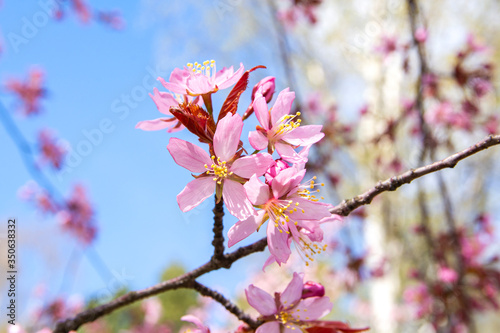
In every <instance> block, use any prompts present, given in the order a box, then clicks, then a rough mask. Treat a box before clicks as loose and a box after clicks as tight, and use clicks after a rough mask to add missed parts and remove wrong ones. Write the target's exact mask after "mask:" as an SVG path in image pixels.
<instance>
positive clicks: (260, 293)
mask: <svg viewBox="0 0 500 333" xmlns="http://www.w3.org/2000/svg"><path fill="white" fill-rule="evenodd" d="M245 295H246V296H247V301H248V304H250V306H252V307H253V308H254V309H255V310H257V311H259V313H260V314H261V315H263V316H270V315H273V314H275V313H276V312H278V310H277V309H276V303H275V302H274V298H272V297H271V295H269V294H268V293H266V292H265V291H264V290H262V289H260V288H259V287H256V286H254V285H253V284H251V285H249V286H248V289H245Z"/></svg>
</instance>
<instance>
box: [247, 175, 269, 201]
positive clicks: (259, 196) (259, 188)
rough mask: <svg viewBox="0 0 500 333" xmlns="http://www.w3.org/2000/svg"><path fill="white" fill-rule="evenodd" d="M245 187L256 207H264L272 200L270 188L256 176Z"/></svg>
mask: <svg viewBox="0 0 500 333" xmlns="http://www.w3.org/2000/svg"><path fill="white" fill-rule="evenodd" d="M243 187H244V188H245V192H246V194H247V197H248V199H249V200H250V202H251V203H253V204H254V205H256V206H258V205H263V204H265V203H266V202H268V201H269V199H270V193H269V186H268V185H267V184H264V183H263V182H261V181H260V179H259V178H257V176H255V175H254V176H252V177H251V178H250V180H249V181H248V182H246V183H245V185H243Z"/></svg>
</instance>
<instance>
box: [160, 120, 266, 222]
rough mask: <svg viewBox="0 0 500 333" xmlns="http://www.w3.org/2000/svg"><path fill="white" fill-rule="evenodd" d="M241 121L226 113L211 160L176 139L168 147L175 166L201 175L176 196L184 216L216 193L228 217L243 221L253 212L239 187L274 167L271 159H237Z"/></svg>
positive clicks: (199, 151)
mask: <svg viewBox="0 0 500 333" xmlns="http://www.w3.org/2000/svg"><path fill="white" fill-rule="evenodd" d="M242 128H243V120H242V119H241V116H240V115H238V114H234V115H233V114H231V113H228V114H227V115H226V116H225V117H224V118H223V119H222V120H221V121H219V124H218V125H217V129H216V131H215V134H214V143H213V151H214V155H212V156H211V157H210V156H209V155H208V154H207V153H206V152H205V151H204V150H203V149H201V148H200V147H198V146H196V145H194V144H192V143H189V142H187V141H184V140H180V139H177V138H171V139H170V142H169V144H168V146H167V149H168V151H169V152H170V154H171V155H172V157H173V158H174V160H175V162H176V163H177V164H179V165H180V166H182V167H184V168H186V169H188V170H189V171H191V172H195V173H202V174H201V175H199V176H195V178H196V179H195V180H193V181H191V182H190V183H188V184H187V186H186V187H185V188H184V189H183V190H182V192H181V193H179V194H178V195H177V203H178V204H179V207H180V208H181V210H182V211H183V212H187V211H189V210H191V209H193V208H194V207H196V206H198V205H199V204H200V203H201V202H203V201H204V200H205V199H207V198H208V197H209V196H211V195H212V194H213V193H214V191H216V194H217V198H218V199H220V196H221V195H222V199H223V200H224V203H225V204H226V207H227V209H228V210H229V212H230V213H231V214H233V215H234V216H236V217H237V218H239V219H242V220H243V219H246V218H248V217H249V216H251V215H252V214H253V212H254V210H253V207H252V204H251V202H250V201H249V200H248V198H247V196H246V194H245V189H244V188H243V185H242V183H244V182H245V181H246V179H249V178H250V177H252V176H253V175H257V176H261V175H263V174H264V172H265V171H266V170H267V169H268V168H269V166H270V165H271V164H272V163H274V161H273V158H272V157H271V155H269V154H267V153H260V154H255V155H249V156H244V157H239V155H237V154H236V153H237V150H238V146H239V142H240V136H241V131H242Z"/></svg>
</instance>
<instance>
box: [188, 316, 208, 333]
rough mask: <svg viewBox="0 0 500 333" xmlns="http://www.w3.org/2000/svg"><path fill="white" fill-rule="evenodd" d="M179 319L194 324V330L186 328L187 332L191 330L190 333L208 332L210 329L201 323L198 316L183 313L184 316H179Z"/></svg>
mask: <svg viewBox="0 0 500 333" xmlns="http://www.w3.org/2000/svg"><path fill="white" fill-rule="evenodd" d="M181 320H183V321H187V322H190V323H193V324H195V325H196V327H197V329H195V330H188V331H187V332H192V333H210V329H209V328H208V327H207V326H205V325H203V323H202V322H201V320H199V319H198V318H196V317H195V316H193V315H185V316H183V317H181ZM187 332H186V333H187Z"/></svg>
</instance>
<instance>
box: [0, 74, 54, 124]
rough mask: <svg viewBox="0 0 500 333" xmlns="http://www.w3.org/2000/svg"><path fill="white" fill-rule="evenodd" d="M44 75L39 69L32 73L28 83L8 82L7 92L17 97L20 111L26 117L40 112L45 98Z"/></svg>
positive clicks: (12, 80) (16, 80) (13, 80)
mask: <svg viewBox="0 0 500 333" xmlns="http://www.w3.org/2000/svg"><path fill="white" fill-rule="evenodd" d="M43 83H44V73H43V71H42V70H40V69H38V68H34V69H32V70H31V71H30V73H29V76H28V78H27V80H26V81H24V82H23V81H21V80H18V79H9V80H8V81H7V82H6V84H5V85H6V88H7V91H9V92H11V93H13V94H14V95H16V97H17V98H18V99H19V109H21V110H22V113H23V114H24V115H26V116H31V115H34V114H37V113H39V112H40V109H41V106H40V100H41V99H42V98H43V97H45V94H46V92H45V88H44V86H43Z"/></svg>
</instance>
